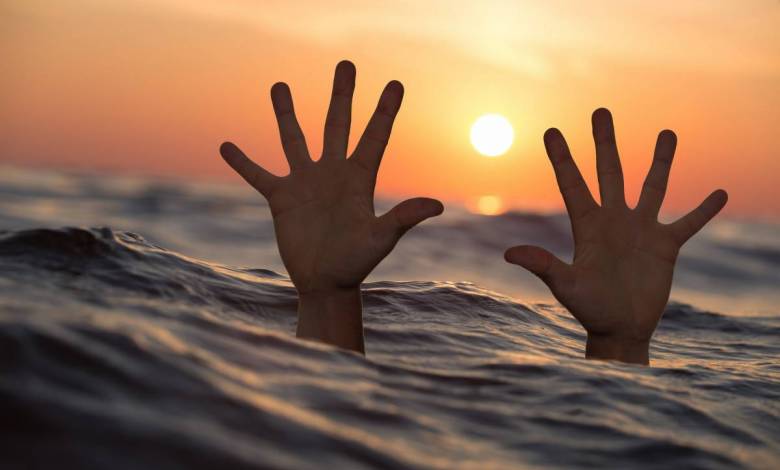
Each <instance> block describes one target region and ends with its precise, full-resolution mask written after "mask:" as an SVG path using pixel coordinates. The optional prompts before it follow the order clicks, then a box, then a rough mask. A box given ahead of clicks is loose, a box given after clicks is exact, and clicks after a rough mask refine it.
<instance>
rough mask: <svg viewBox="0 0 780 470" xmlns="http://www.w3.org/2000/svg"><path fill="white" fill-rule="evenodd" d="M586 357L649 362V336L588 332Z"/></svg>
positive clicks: (636, 362) (644, 363)
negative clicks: (634, 336) (638, 337)
mask: <svg viewBox="0 0 780 470" xmlns="http://www.w3.org/2000/svg"><path fill="white" fill-rule="evenodd" d="M585 357H586V358H587V359H600V360H615V361H621V362H627V363H630V364H642V365H648V364H649V363H650V338H648V339H637V338H628V337H620V336H615V335H599V334H593V333H588V342H587V345H586V346H585Z"/></svg>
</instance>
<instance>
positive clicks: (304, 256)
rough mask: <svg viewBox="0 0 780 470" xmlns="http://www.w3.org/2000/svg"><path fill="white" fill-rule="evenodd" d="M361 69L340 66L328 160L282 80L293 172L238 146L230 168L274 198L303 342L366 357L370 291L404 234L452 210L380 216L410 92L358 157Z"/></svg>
mask: <svg viewBox="0 0 780 470" xmlns="http://www.w3.org/2000/svg"><path fill="white" fill-rule="evenodd" d="M354 89H355V66H354V65H353V64H352V63H351V62H348V61H342V62H340V63H339V64H338V66H337V67H336V72H335V77H334V79H333V93H332V95H331V101H330V107H329V109H328V115H327V118H326V121H325V136H324V143H323V150H322V157H321V158H320V159H319V160H318V161H313V160H312V159H311V158H310V156H309V151H308V149H307V146H306V141H305V138H304V136H303V133H302V132H301V128H300V126H299V125H298V121H297V119H296V117H295V112H294V110H293V103H292V97H291V95H290V89H289V87H288V86H287V85H286V84H284V83H277V84H275V85H274V86H273V87H272V88H271V100H272V102H273V107H274V112H275V113H276V119H277V121H278V124H279V133H280V135H281V140H282V146H283V148H284V153H285V155H286V157H287V161H288V163H289V165H290V174H289V175H287V176H283V177H278V176H274V175H272V174H271V173H269V172H268V171H266V170H264V169H263V168H262V167H260V166H258V165H257V164H255V163H253V162H252V161H251V160H250V159H249V158H247V157H246V156H245V155H244V153H243V152H242V151H241V150H239V149H238V147H236V146H235V145H233V144H232V143H229V142H226V143H224V144H222V146H221V148H220V153H221V154H222V157H223V158H224V159H225V161H226V162H227V163H228V164H229V165H230V166H231V167H232V168H233V169H234V170H235V171H236V172H238V174H240V175H241V176H242V177H243V178H244V179H245V180H246V181H247V182H248V183H249V184H250V185H252V187H254V188H255V189H256V190H257V191H259V192H260V193H261V194H262V195H263V196H265V198H266V199H267V200H268V204H269V206H270V208H271V214H272V215H273V221H274V229H275V232H276V240H277V245H278V248H279V253H280V255H281V257H282V262H283V263H284V266H285V268H287V271H288V273H289V274H290V279H291V280H292V282H293V284H294V285H295V288H296V289H297V290H298V294H299V308H298V336H299V337H309V338H315V339H318V340H321V341H323V342H327V343H330V344H334V345H337V346H341V347H344V348H349V349H354V350H358V351H361V352H362V351H363V349H364V347H363V328H362V319H361V316H362V315H361V307H360V284H361V283H362V282H363V280H364V279H365V278H366V276H368V274H369V273H370V272H371V270H372V269H374V267H375V266H376V265H377V264H379V262H380V261H381V260H382V259H383V258H384V257H385V256H387V254H388V253H390V251H391V250H392V249H393V247H394V246H395V244H396V243H397V242H398V240H399V239H400V238H401V236H402V235H403V234H404V233H405V232H406V231H407V230H409V229H410V228H412V227H414V226H415V225H417V224H418V223H420V222H422V221H423V220H425V219H427V218H429V217H433V216H436V215H439V214H441V213H442V211H443V210H444V209H443V206H442V204H441V203H440V202H439V201H436V200H434V199H427V198H415V199H410V200H407V201H404V202H402V203H400V204H398V205H397V206H395V207H394V208H393V209H391V210H390V211H389V212H387V213H386V214H384V215H382V216H380V217H377V216H376V215H375V214H374V187H375V185H376V177H377V172H378V170H379V164H380V162H381V160H382V155H383V153H384V151H385V147H386V145H387V142H388V139H389V138H390V132H391V130H392V127H393V121H394V119H395V116H396V113H398V109H399V108H400V106H401V100H402V98H403V92H404V90H403V86H402V85H401V83H400V82H397V81H391V82H390V83H388V84H387V86H386V87H385V89H384V91H383V92H382V95H381V97H380V98H379V104H378V105H377V108H376V110H375V111H374V114H373V116H372V117H371V119H370V120H369V122H368V125H367V127H366V130H365V132H364V133H363V135H362V137H361V138H360V141H359V142H358V144H357V146H356V148H355V151H354V152H353V153H352V155H351V156H350V157H349V158H347V145H348V141H349V130H350V121H351V113H352V95H353V92H354Z"/></svg>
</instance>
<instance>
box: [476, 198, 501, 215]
mask: <svg viewBox="0 0 780 470" xmlns="http://www.w3.org/2000/svg"><path fill="white" fill-rule="evenodd" d="M475 209H476V212H478V213H480V214H482V215H498V214H500V213H502V212H503V211H504V201H503V200H502V199H501V198H500V197H498V196H492V195H491V196H481V197H480V198H479V199H477V204H476V207H475Z"/></svg>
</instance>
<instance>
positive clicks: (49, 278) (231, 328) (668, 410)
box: [0, 169, 780, 469]
mask: <svg viewBox="0 0 780 470" xmlns="http://www.w3.org/2000/svg"><path fill="white" fill-rule="evenodd" d="M266 212H267V211H266V209H265V208H264V207H263V205H262V202H260V201H259V200H258V199H256V198H255V197H254V196H253V195H252V194H251V193H249V192H246V191H243V190H241V189H240V188H224V187H217V186H213V187H203V186H201V185H196V184H173V183H163V182H153V181H146V180H139V179H136V180H131V179H116V178H112V179H108V180H106V179H99V178H96V177H88V176H77V175H67V174H58V173H46V174H42V173H30V172H20V171H17V170H11V169H4V173H3V174H2V176H0V228H2V229H5V230H4V231H2V233H0V370H2V376H0V377H1V378H0V418H1V419H2V426H3V428H2V429H3V433H2V439H0V459H1V460H0V464H3V465H2V466H3V467H6V468H17V467H18V468H63V467H66V468H220V467H221V468H332V469H338V468H479V469H490V468H526V467H530V468H536V467H554V468H559V467H571V466H584V467H599V468H602V467H610V468H637V467H646V468H671V467H684V468H734V467H749V468H778V466H780V361H779V359H780V344H779V342H778V339H780V315H778V313H780V312H778V307H777V305H778V303H777V301H778V292H777V286H778V285H780V283H779V282H778V276H780V275H779V274H778V267H780V240H779V237H778V230H777V226H776V225H771V224H756V223H745V222H733V221H725V222H721V223H720V224H718V225H716V226H714V227H713V228H712V229H711V230H709V231H708V232H706V233H704V234H703V236H702V237H700V238H699V239H698V240H697V241H696V242H695V243H694V244H692V246H690V247H688V248H689V249H687V250H686V251H685V252H684V256H683V258H682V259H681V263H680V269H679V272H678V277H677V280H676V281H677V282H678V287H677V288H676V290H675V291H674V293H673V299H674V302H672V303H671V304H670V306H669V308H668V310H667V312H666V314H665V316H664V319H663V320H662V322H661V326H660V328H659V330H658V332H657V333H656V336H655V341H654V344H653V348H652V350H651V355H652V358H653V365H654V367H652V368H642V367H633V366H628V365H621V364H617V363H604V362H594V361H585V360H584V359H582V349H583V343H584V336H583V332H582V331H581V329H580V328H579V326H578V325H577V324H576V322H574V321H573V320H572V319H570V318H569V316H568V315H567V314H566V312H565V311H564V310H562V309H561V308H560V307H559V306H557V305H555V304H554V303H551V302H550V301H549V299H548V298H547V297H545V294H544V291H543V289H542V287H541V286H540V285H538V283H537V282H536V281H534V280H533V279H531V278H530V277H525V276H524V275H522V274H520V272H519V271H518V270H517V269H514V268H513V267H511V266H505V265H504V264H503V261H502V260H501V257H500V253H501V251H502V250H503V248H504V247H505V246H506V245H508V244H513V243H522V242H528V241H530V242H544V243H545V244H546V245H547V246H548V247H550V248H553V249H555V250H556V251H558V252H559V253H561V254H562V255H564V256H565V255H566V253H567V251H568V250H570V245H569V243H570V242H569V241H568V234H567V230H568V227H567V225H566V219H565V218H562V217H560V216H545V215H539V214H508V215H505V216H500V217H482V216H476V215H472V214H468V213H467V212H465V211H462V210H458V209H454V210H450V211H449V213H448V215H447V216H446V217H444V218H443V219H441V220H438V221H436V223H434V224H430V225H429V226H428V227H426V228H423V229H421V230H417V231H416V232H412V233H411V234H410V235H411V236H410V237H409V239H408V240H405V241H403V242H402V243H401V244H400V245H399V247H398V250H397V252H394V253H393V254H391V256H390V258H388V259H387V260H386V262H385V264H383V265H382V268H381V269H380V270H379V271H378V272H377V273H376V275H375V276H373V277H372V279H373V282H370V283H368V284H366V286H365V295H364V299H365V307H366V308H365V324H366V336H367V338H366V340H367V351H368V356H367V357H366V358H364V357H362V356H359V355H356V354H353V353H349V352H345V351H340V350H336V349H333V348H330V347H327V346H324V345H319V344H316V343H312V342H304V341H298V340H296V339H295V338H294V337H293V331H294V327H295V305H296V300H295V292H294V290H293V289H292V288H291V286H290V284H289V282H288V281H287V280H286V278H285V277H284V276H283V275H281V274H277V272H280V271H281V270H280V269H279V265H278V260H277V259H276V255H275V252H274V245H273V235H272V232H271V231H270V225H269V220H268V217H267V213H266ZM64 226H82V227H90V226H93V227H100V226H111V227H112V229H109V228H63V227H64ZM131 231H132V232H131ZM135 233H139V234H138V235H136V234H135ZM508 240H511V241H508ZM174 249H175V251H174ZM206 260H208V261H206ZM247 266H249V267H247ZM388 279H395V280H393V281H390V280H388ZM429 279H437V280H435V281H434V280H429ZM447 279H450V280H449V281H448V280H447ZM466 279H467V280H469V281H477V282H476V283H473V282H466V281H464V280H466ZM483 286H487V287H489V288H490V289H491V290H488V289H487V288H486V287H483ZM498 292H504V293H503V294H499V293H498Z"/></svg>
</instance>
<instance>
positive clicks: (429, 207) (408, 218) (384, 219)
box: [377, 197, 444, 236]
mask: <svg viewBox="0 0 780 470" xmlns="http://www.w3.org/2000/svg"><path fill="white" fill-rule="evenodd" d="M442 212H444V205H443V204H442V203H441V202H439V201H437V200H436V199H430V198H427V197H416V198H414V199H407V200H406V201H404V202H402V203H400V204H398V205H397V206H395V207H393V208H392V209H390V210H389V211H388V212H387V213H386V214H384V215H383V216H381V217H379V218H378V219H377V221H378V223H379V226H380V230H381V231H382V232H385V233H395V234H397V235H398V236H401V235H402V234H403V233H404V232H406V231H407V230H409V229H410V228H412V227H414V226H415V225H417V224H419V223H420V222H422V221H423V220H425V219H429V218H431V217H436V216H437V215H441V213H442Z"/></svg>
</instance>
